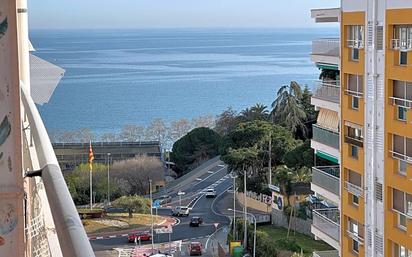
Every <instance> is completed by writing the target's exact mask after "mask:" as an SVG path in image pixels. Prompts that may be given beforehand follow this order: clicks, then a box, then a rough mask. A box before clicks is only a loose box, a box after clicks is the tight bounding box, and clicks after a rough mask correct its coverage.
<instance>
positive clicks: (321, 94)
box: [312, 80, 340, 103]
mask: <svg viewBox="0 0 412 257" xmlns="http://www.w3.org/2000/svg"><path fill="white" fill-rule="evenodd" d="M312 97H314V98H319V99H323V100H327V101H331V102H334V103H340V81H339V80H335V81H317V83H316V89H315V92H314V93H313V96H312Z"/></svg>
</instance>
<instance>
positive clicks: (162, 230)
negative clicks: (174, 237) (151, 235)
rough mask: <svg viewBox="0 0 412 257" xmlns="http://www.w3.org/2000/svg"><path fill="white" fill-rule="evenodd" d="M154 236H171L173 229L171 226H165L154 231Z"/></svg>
mask: <svg viewBox="0 0 412 257" xmlns="http://www.w3.org/2000/svg"><path fill="white" fill-rule="evenodd" d="M155 232H156V234H172V233H173V228H172V226H166V227H163V228H157V229H155Z"/></svg>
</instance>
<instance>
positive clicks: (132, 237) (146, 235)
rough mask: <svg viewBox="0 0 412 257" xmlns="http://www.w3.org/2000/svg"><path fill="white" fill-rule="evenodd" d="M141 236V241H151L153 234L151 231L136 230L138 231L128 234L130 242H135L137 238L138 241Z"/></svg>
mask: <svg viewBox="0 0 412 257" xmlns="http://www.w3.org/2000/svg"><path fill="white" fill-rule="evenodd" d="M139 237H140V241H150V240H152V234H150V233H149V232H136V233H133V234H130V235H129V236H128V239H129V243H134V242H135V240H136V242H137V243H138V242H139Z"/></svg>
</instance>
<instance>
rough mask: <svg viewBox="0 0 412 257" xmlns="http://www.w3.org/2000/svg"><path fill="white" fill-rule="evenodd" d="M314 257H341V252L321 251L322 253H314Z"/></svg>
mask: <svg viewBox="0 0 412 257" xmlns="http://www.w3.org/2000/svg"><path fill="white" fill-rule="evenodd" d="M312 256H313V257H339V251H336V250H333V251H320V252H313V255H312Z"/></svg>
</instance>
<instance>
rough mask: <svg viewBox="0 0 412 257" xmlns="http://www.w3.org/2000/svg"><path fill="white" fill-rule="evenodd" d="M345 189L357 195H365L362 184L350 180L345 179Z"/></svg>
mask: <svg viewBox="0 0 412 257" xmlns="http://www.w3.org/2000/svg"><path fill="white" fill-rule="evenodd" d="M345 189H346V191H348V192H349V193H351V194H353V195H356V196H357V197H361V196H363V189H362V187H360V186H357V185H355V184H352V183H350V182H349V181H345Z"/></svg>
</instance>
